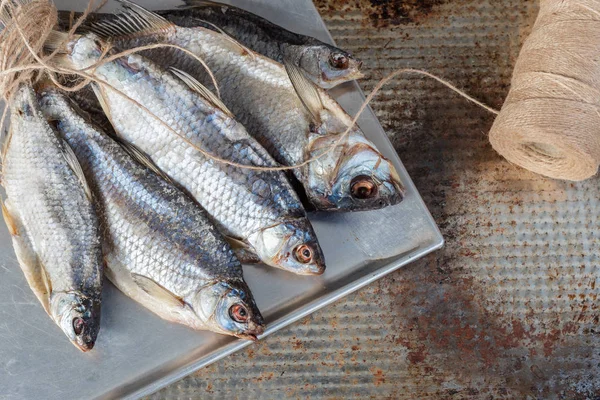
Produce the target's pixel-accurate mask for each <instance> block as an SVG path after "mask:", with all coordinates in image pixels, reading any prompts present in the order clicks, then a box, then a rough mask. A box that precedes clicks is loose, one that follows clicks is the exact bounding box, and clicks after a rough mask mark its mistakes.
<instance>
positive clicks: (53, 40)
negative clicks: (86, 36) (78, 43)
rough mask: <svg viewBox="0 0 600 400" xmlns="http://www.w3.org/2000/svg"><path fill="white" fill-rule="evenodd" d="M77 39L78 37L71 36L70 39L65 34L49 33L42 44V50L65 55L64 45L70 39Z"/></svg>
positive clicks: (58, 32)
mask: <svg viewBox="0 0 600 400" xmlns="http://www.w3.org/2000/svg"><path fill="white" fill-rule="evenodd" d="M77 37H79V35H73V37H70V36H69V34H68V33H67V32H60V31H55V30H53V31H50V33H49V34H48V37H47V38H46V41H45V42H44V49H45V50H46V51H50V52H54V51H58V52H59V53H66V52H67V47H66V44H67V43H68V42H69V40H70V39H76V38H77Z"/></svg>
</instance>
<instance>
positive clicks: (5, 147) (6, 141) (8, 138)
mask: <svg viewBox="0 0 600 400" xmlns="http://www.w3.org/2000/svg"><path fill="white" fill-rule="evenodd" d="M12 135H13V130H12V125H11V126H9V128H8V132H7V133H6V135H5V137H4V143H3V144H2V153H1V154H0V161H1V162H3V163H4V160H6V154H7V153H8V147H9V146H10V141H11V140H12Z"/></svg>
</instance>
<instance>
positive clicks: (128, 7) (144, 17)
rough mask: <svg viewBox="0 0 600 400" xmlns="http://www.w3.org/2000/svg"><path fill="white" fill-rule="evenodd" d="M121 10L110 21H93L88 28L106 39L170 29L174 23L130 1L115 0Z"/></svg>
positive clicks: (142, 34)
mask: <svg viewBox="0 0 600 400" xmlns="http://www.w3.org/2000/svg"><path fill="white" fill-rule="evenodd" d="M116 1H117V2H118V3H120V4H121V6H122V7H123V10H122V11H121V12H120V13H119V14H117V15H116V16H115V18H114V19H112V20H111V21H99V22H94V23H92V24H90V25H89V26H88V29H89V30H90V31H92V32H94V33H95V34H97V35H99V36H100V37H102V38H104V39H106V38H111V37H119V36H122V37H123V36H145V35H150V34H153V33H157V32H161V31H166V30H169V29H172V28H173V27H174V26H175V25H173V24H172V23H171V22H169V21H167V20H166V19H165V18H163V17H161V16H160V15H158V14H156V13H153V12H152V11H149V10H147V9H145V8H144V7H142V6H139V5H137V4H135V3H132V2H131V1H129V0H116Z"/></svg>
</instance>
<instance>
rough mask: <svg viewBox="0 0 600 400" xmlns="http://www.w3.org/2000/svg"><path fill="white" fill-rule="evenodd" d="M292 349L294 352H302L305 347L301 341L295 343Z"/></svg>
mask: <svg viewBox="0 0 600 400" xmlns="http://www.w3.org/2000/svg"><path fill="white" fill-rule="evenodd" d="M292 347H293V348H294V350H300V349H302V348H304V345H303V344H302V341H301V340H296V341H295V342H294V344H293V345H292Z"/></svg>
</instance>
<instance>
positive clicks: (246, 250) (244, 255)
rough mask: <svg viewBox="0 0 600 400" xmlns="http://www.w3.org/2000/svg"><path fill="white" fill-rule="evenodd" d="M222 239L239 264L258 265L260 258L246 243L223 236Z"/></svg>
mask: <svg viewBox="0 0 600 400" xmlns="http://www.w3.org/2000/svg"><path fill="white" fill-rule="evenodd" d="M224 238H225V240H226V241H227V243H229V245H230V246H231V249H232V250H233V252H234V253H235V256H236V257H237V258H238V260H240V262H242V263H244V264H258V263H260V258H259V257H258V255H257V254H256V253H255V252H254V251H253V250H252V249H251V248H250V246H249V245H248V244H247V243H246V242H244V241H242V240H240V239H238V238H234V237H231V236H224Z"/></svg>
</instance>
